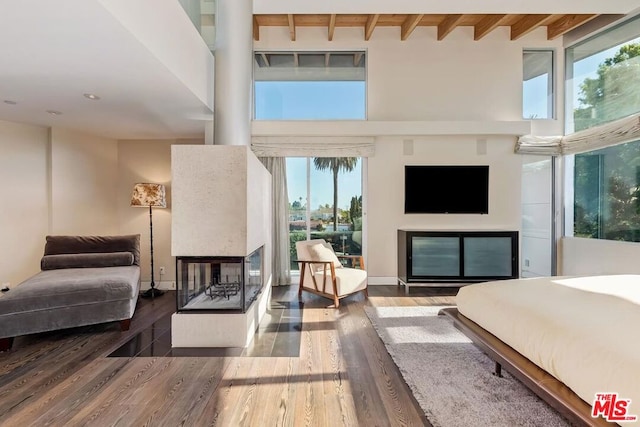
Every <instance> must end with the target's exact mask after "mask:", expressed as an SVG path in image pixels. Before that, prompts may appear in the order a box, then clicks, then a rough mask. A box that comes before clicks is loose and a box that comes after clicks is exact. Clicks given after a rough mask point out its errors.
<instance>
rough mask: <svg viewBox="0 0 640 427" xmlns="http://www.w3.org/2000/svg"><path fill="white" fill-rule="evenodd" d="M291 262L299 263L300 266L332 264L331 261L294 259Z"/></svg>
mask: <svg viewBox="0 0 640 427" xmlns="http://www.w3.org/2000/svg"><path fill="white" fill-rule="evenodd" d="M293 262H299V263H302V264H325V265H326V264H332V262H331V261H307V260H302V259H294V260H293Z"/></svg>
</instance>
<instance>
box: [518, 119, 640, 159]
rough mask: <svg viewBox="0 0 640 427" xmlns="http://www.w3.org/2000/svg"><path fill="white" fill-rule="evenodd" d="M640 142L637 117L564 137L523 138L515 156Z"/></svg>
mask: <svg viewBox="0 0 640 427" xmlns="http://www.w3.org/2000/svg"><path fill="white" fill-rule="evenodd" d="M637 139H640V114H633V115H631V116H628V117H624V118H622V119H618V120H615V121H613V122H610V123H605V124H603V125H599V126H594V127H592V128H589V129H585V130H581V131H578V132H574V133H570V134H569V135H565V136H535V135H524V136H521V137H520V138H518V142H517V144H516V149H515V151H516V153H520V154H548V155H552V156H555V155H561V154H577V153H584V152H587V151H592V150H597V149H600V148H605V147H611V146H613V145H618V144H624V143H626V142H631V141H635V140H637Z"/></svg>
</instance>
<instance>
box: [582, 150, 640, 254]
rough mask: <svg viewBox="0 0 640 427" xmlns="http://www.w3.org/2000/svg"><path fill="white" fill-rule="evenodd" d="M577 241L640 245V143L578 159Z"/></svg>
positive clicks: (598, 151) (599, 151) (594, 152)
mask: <svg viewBox="0 0 640 427" xmlns="http://www.w3.org/2000/svg"><path fill="white" fill-rule="evenodd" d="M573 227H574V230H573V235H574V236H576V237H590V238H596V239H608V240H625V241H631V242H640V141H636V142H631V143H628V144H623V145H617V146H614V147H608V148H604V149H601V150H596V151H591V152H589V153H585V154H578V155H576V156H575V165H574V226H573Z"/></svg>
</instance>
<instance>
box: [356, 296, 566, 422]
mask: <svg viewBox="0 0 640 427" xmlns="http://www.w3.org/2000/svg"><path fill="white" fill-rule="evenodd" d="M441 308H442V307H365V311H366V313H367V316H369V319H370V320H371V323H372V324H373V326H374V327H375V329H376V331H377V332H378V335H379V336H380V338H381V339H382V341H383V342H384V344H385V346H386V348H387V351H388V352H389V354H390V355H391V357H392V358H393V360H394V362H395V363H396V365H397V366H398V368H399V369H400V371H401V372H402V375H403V377H404V380H405V381H406V383H407V384H408V385H409V387H410V388H411V390H412V391H413V395H414V396H415V398H416V400H417V401H418V403H419V404H420V406H421V407H422V409H423V410H424V412H425V415H426V416H427V418H428V419H429V421H430V422H431V423H432V424H433V425H434V427H458V426H459V427H471V426H483V427H485V426H496V427H497V426H505V427H516V426H541V427H542V426H544V427H552V426H569V425H570V424H569V422H568V421H566V420H565V419H564V418H563V417H562V416H561V415H559V414H558V413H557V412H556V411H555V410H554V409H553V408H551V407H550V406H548V405H547V404H546V403H545V402H543V401H542V400H540V399H539V398H538V397H537V396H536V395H534V394H533V393H532V392H531V391H529V389H527V388H526V387H525V386H524V385H523V384H522V383H520V382H519V381H518V380H517V379H515V378H514V377H512V376H511V375H509V374H508V373H507V372H505V371H504V370H503V371H502V373H503V375H504V377H503V378H498V377H496V376H494V375H493V374H492V372H493V370H494V366H495V365H494V362H492V361H491V359H489V357H488V356H487V355H485V354H484V353H483V352H482V351H481V350H479V349H478V348H477V347H476V346H475V345H473V343H472V342H471V341H470V340H469V339H468V338H467V337H466V336H464V335H463V334H462V333H461V332H460V331H458V330H457V329H456V328H455V327H454V326H453V324H452V322H451V321H450V320H449V319H448V318H446V317H444V316H438V311H439V310H440V309H441Z"/></svg>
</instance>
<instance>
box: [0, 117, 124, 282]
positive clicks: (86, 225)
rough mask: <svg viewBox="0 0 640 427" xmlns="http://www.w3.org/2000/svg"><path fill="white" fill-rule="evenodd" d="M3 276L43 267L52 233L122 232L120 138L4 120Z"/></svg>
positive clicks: (0, 190)
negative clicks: (119, 217) (118, 201)
mask: <svg viewBox="0 0 640 427" xmlns="http://www.w3.org/2000/svg"><path fill="white" fill-rule="evenodd" d="M0 153H1V155H0V198H1V199H2V200H3V203H2V204H1V206H0V236H2V242H1V244H0V281H1V282H2V283H5V282H11V283H14V284H16V283H19V282H21V281H23V280H25V279H27V278H28V277H29V276H31V275H33V274H35V273H37V272H38V271H40V258H41V257H42V254H43V250H44V245H45V236H46V235H47V234H117V232H118V224H117V206H116V195H117V181H118V174H117V141H115V140H111V139H106V138H98V137H95V136H92V135H87V134H82V133H79V132H75V131H69V130H65V129H60V128H50V129H48V128H43V127H38V126H29V125H22V124H18V123H10V122H0Z"/></svg>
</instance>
